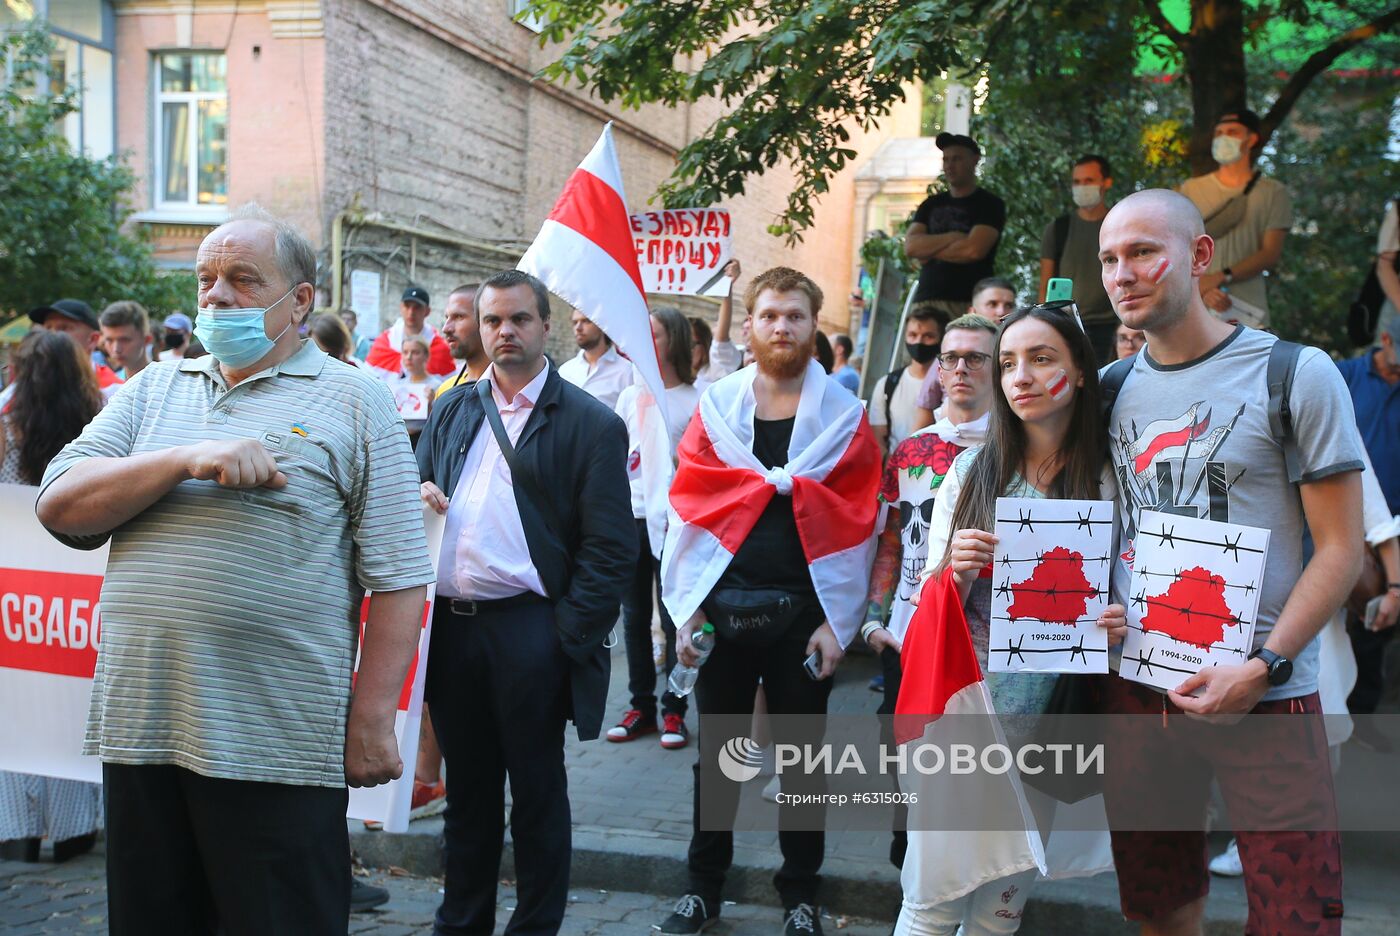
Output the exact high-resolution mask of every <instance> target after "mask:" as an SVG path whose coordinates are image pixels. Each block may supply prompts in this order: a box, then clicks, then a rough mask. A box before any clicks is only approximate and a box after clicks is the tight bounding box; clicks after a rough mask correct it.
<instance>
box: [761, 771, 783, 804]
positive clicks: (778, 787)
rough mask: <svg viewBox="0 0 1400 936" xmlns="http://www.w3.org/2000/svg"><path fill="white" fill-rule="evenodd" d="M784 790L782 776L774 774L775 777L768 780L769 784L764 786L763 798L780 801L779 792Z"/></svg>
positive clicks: (772, 801)
mask: <svg viewBox="0 0 1400 936" xmlns="http://www.w3.org/2000/svg"><path fill="white" fill-rule="evenodd" d="M782 790H783V781H782V778H781V777H779V776H778V775H777V774H773V779H772V780H769V781H768V785H767V786H766V787H764V788H763V798H764V799H766V800H767V801H768V802H770V803H776V802H777V801H778V794H779V793H781V792H782Z"/></svg>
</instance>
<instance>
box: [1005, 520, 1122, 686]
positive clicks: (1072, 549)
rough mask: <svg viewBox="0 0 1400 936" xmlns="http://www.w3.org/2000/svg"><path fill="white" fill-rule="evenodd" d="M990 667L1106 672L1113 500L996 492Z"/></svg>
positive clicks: (1017, 670)
mask: <svg viewBox="0 0 1400 936" xmlns="http://www.w3.org/2000/svg"><path fill="white" fill-rule="evenodd" d="M993 532H994V533H995V534H996V537H997V546H996V551H995V553H994V557H993V560H992V626H991V638H990V640H989V642H988V645H987V669H988V670H990V671H992V672H1001V673H1107V672H1108V633H1107V632H1106V631H1104V630H1103V629H1102V628H1100V627H1099V626H1098V619H1099V615H1100V614H1101V613H1102V612H1103V609H1104V608H1105V607H1107V606H1108V576H1109V571H1110V570H1111V569H1112V567H1113V502H1112V501H1089V500H1047V499H1045V498H1040V497H999V498H997V522H996V529H995V530H994V531H993Z"/></svg>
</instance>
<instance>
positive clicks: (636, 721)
mask: <svg viewBox="0 0 1400 936" xmlns="http://www.w3.org/2000/svg"><path fill="white" fill-rule="evenodd" d="M649 734H656V713H655V712H653V713H652V714H651V715H650V716H648V715H643V714H642V713H641V712H639V711H637V710H636V709H628V710H627V713H626V714H625V715H623V716H622V721H620V722H618V723H617V724H616V725H613V726H612V727H611V728H609V729H608V733H607V735H605V737H606V738H607V739H608V740H609V741H616V742H618V743H619V744H625V743H626V742H628V741H635V740H637V739H638V738H640V737H641V736H642V735H649Z"/></svg>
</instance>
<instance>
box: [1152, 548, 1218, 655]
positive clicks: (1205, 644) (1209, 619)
mask: <svg viewBox="0 0 1400 936" xmlns="http://www.w3.org/2000/svg"><path fill="white" fill-rule="evenodd" d="M1234 623H1236V622H1235V612H1233V611H1231V610H1230V606H1229V605H1227V604H1226V603H1225V579H1224V578H1223V577H1221V576H1219V575H1216V574H1215V573H1213V572H1211V571H1210V570H1208V569H1202V568H1201V567H1200V566H1193V567H1192V568H1190V569H1187V570H1186V571H1185V572H1182V573H1181V576H1180V577H1179V578H1178V579H1177V580H1176V581H1174V582H1172V583H1171V586H1170V587H1169V588H1168V589H1167V593H1166V594H1165V595H1152V596H1150V597H1149V598H1148V599H1147V614H1145V615H1143V618H1142V630H1143V633H1146V632H1148V631H1157V632H1158V633H1159V634H1166V635H1167V636H1168V637H1171V638H1172V639H1174V640H1179V641H1181V642H1182V643H1187V644H1191V645H1192V646H1196V647H1200V648H1201V649H1203V650H1207V649H1209V648H1210V647H1211V646H1212V645H1213V644H1216V643H1219V642H1220V639H1221V638H1222V637H1223V636H1225V625H1226V624H1234Z"/></svg>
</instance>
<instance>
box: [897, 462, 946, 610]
mask: <svg viewBox="0 0 1400 936" xmlns="http://www.w3.org/2000/svg"><path fill="white" fill-rule="evenodd" d="M933 490H935V491H937V490H938V488H937V487H934V489H933ZM932 516H933V498H932V497H929V498H927V499H926V500H924V501H923V502H922V503H917V504H914V503H910V502H909V501H905V500H902V501H900V502H899V542H900V547H901V548H900V553H899V590H898V591H897V592H895V594H896V596H897V597H898V598H899V599H900V600H901V601H908V600H909V596H910V595H912V594H914V591H915V590H916V589H917V588H918V587H919V573H920V572H922V571H923V568H924V563H925V562H926V561H927V560H928V522H929V518H930V517H932Z"/></svg>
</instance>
